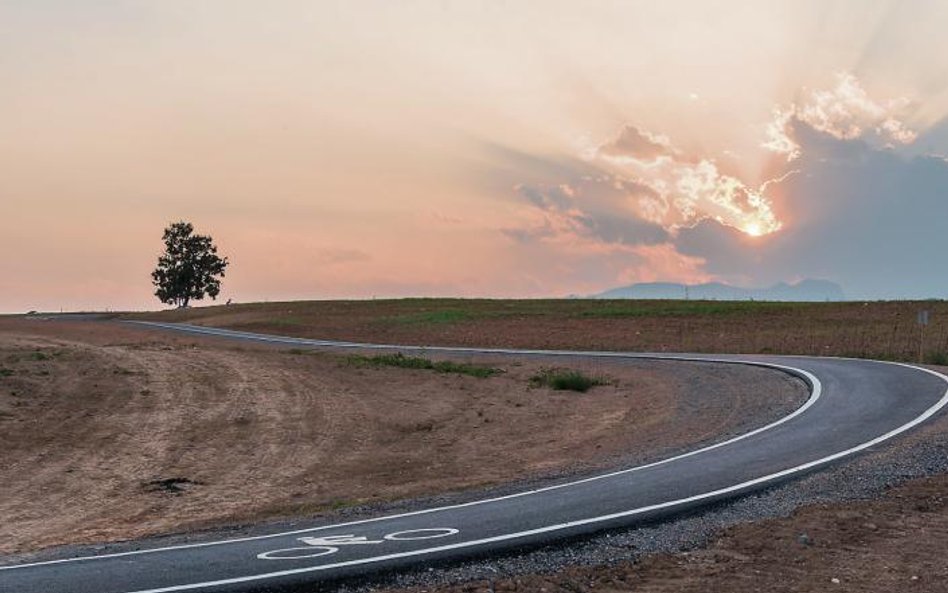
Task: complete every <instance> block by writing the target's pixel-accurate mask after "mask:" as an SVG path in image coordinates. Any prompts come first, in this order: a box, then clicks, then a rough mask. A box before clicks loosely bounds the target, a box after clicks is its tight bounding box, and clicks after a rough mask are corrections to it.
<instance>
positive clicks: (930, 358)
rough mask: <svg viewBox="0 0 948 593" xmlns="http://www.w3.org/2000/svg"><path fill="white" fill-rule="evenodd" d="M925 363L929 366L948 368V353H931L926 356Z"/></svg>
mask: <svg viewBox="0 0 948 593" xmlns="http://www.w3.org/2000/svg"><path fill="white" fill-rule="evenodd" d="M925 362H927V363H928V364H937V365H940V366H948V352H929V353H928V354H926V355H925Z"/></svg>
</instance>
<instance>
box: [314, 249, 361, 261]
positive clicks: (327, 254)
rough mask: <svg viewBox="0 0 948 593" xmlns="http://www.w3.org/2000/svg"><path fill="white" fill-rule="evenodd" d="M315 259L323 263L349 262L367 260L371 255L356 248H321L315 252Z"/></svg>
mask: <svg viewBox="0 0 948 593" xmlns="http://www.w3.org/2000/svg"><path fill="white" fill-rule="evenodd" d="M316 259H317V261H318V262H320V263H323V264H351V263H361V262H367V261H370V260H371V259H372V257H371V256H370V255H369V254H368V253H366V252H364V251H360V250H358V249H321V250H319V251H318V252H317V254H316Z"/></svg>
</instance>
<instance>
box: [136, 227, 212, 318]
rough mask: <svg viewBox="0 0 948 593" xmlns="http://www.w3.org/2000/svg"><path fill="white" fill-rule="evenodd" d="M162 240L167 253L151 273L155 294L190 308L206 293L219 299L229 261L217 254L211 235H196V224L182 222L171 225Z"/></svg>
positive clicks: (171, 302)
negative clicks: (191, 304) (222, 280)
mask: <svg viewBox="0 0 948 593" xmlns="http://www.w3.org/2000/svg"><path fill="white" fill-rule="evenodd" d="M162 240H163V241H164V243H165V252H164V253H163V254H161V255H160V256H159V257H158V267H156V268H155V271H154V272H152V273H151V278H152V284H154V285H155V288H156V290H155V296H157V297H158V298H159V299H160V300H161V302H163V303H167V304H169V305H175V306H177V307H187V306H188V303H190V302H191V300H192V299H193V300H201V299H203V298H204V297H205V296H209V297H211V299H216V298H217V295H218V294H220V290H221V281H220V279H221V278H223V277H224V270H225V269H226V268H227V264H228V261H227V258H226V257H223V258H222V257H219V256H218V255H217V246H216V245H214V242H213V240H212V239H211V237H210V236H208V235H196V234H194V226H193V225H192V224H191V223H190V222H184V221H182V222H175V223H172V224H171V225H169V226H168V228H166V229H165V232H164V235H163V236H162Z"/></svg>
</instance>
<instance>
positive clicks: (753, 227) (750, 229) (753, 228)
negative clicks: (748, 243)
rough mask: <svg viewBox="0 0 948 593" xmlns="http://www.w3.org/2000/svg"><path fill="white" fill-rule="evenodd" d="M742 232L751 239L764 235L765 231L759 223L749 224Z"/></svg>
mask: <svg viewBox="0 0 948 593" xmlns="http://www.w3.org/2000/svg"><path fill="white" fill-rule="evenodd" d="M742 230H743V231H744V232H745V233H746V234H748V235H750V236H751V237H759V236H761V235H763V234H764V229H762V228H761V226H760V223H759V222H749V223H747V224H746V225H744V228H743V229H742Z"/></svg>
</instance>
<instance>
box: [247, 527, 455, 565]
mask: <svg viewBox="0 0 948 593" xmlns="http://www.w3.org/2000/svg"><path fill="white" fill-rule="evenodd" d="M458 532H459V530H457V529H454V528H452V527H436V528H432V529H409V530H407V531H396V532H394V533H389V534H387V535H384V536H382V539H377V540H373V539H369V538H367V537H365V536H361V535H360V536H356V535H324V536H323V537H301V538H298V541H301V542H303V543H304V544H306V547H299V548H284V549H282V550H271V551H269V552H262V553H260V554H257V558H259V559H260V560H300V559H303V558H319V557H320V556H329V555H331V554H335V553H336V552H338V551H339V548H340V546H371V545H378V544H384V543H386V542H400V541H413V540H422V539H438V538H441V537H450V536H452V535H455V534H457V533H458Z"/></svg>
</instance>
